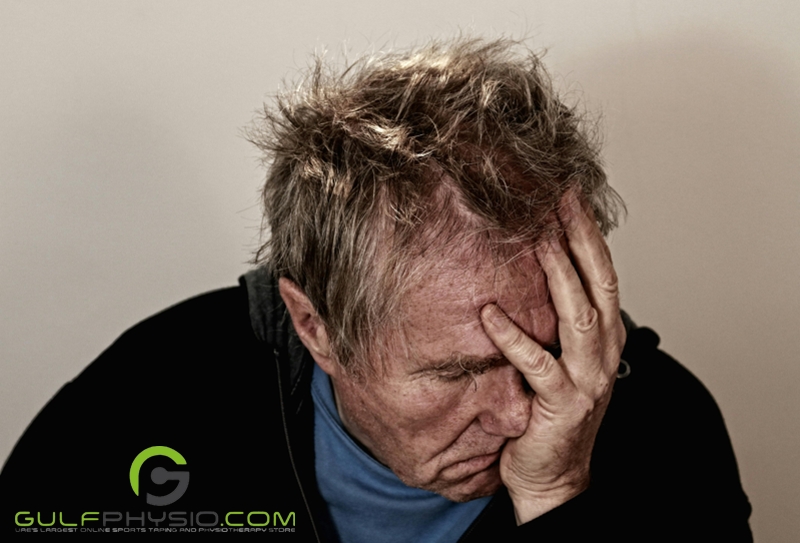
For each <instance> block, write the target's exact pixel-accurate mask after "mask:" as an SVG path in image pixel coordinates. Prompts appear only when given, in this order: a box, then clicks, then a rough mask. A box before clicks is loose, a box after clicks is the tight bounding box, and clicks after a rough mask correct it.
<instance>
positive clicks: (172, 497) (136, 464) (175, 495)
mask: <svg viewBox="0 0 800 543" xmlns="http://www.w3.org/2000/svg"><path fill="white" fill-rule="evenodd" d="M154 456H166V457H167V458H169V459H171V460H172V461H173V462H175V463H176V464H178V465H180V466H185V465H186V459H185V458H184V457H183V455H181V453H179V452H178V451H176V450H175V449H170V448H169V447H148V448H147V449H145V450H143V451H142V452H140V453H139V454H137V455H136V458H134V459H133V464H131V472H130V479H131V488H133V493H134V494H136V495H137V496H138V495H139V470H140V469H141V467H142V464H144V463H145V461H146V460H147V459H149V458H152V457H154ZM150 479H151V480H152V481H153V482H154V483H155V484H157V485H163V484H164V483H166V482H167V481H178V487H177V488H176V489H175V490H173V491H172V492H170V493H169V494H167V495H166V496H153V495H152V494H150V493H149V492H148V493H147V503H148V504H150V505H156V506H164V505H169V504H171V503H175V502H176V501H178V500H179V499H180V497H181V496H183V493H184V492H186V489H187V488H188V487H189V472H188V471H167V470H165V469H164V468H162V467H157V468H154V469H153V471H151V472H150Z"/></svg>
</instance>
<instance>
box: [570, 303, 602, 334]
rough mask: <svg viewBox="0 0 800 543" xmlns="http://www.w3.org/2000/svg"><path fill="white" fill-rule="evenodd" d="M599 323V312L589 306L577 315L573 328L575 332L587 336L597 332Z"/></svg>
mask: <svg viewBox="0 0 800 543" xmlns="http://www.w3.org/2000/svg"><path fill="white" fill-rule="evenodd" d="M597 323H598V315H597V310H596V309H595V308H594V307H591V306H589V307H587V308H586V309H584V310H583V311H581V312H580V313H579V314H578V315H577V317H576V319H575V322H574V324H573V326H574V328H575V330H577V331H578V332H581V333H584V334H585V333H588V332H591V331H593V330H595V329H596V328H597Z"/></svg>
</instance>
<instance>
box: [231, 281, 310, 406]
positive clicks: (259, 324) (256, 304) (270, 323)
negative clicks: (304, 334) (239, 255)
mask: <svg viewBox="0 0 800 543" xmlns="http://www.w3.org/2000/svg"><path fill="white" fill-rule="evenodd" d="M240 282H241V283H244V285H245V287H246V288H247V298H248V303H249V310H250V324H251V326H252V328H253V333H254V334H255V336H256V338H257V339H258V340H259V341H260V342H263V343H265V344H266V345H267V346H268V347H271V348H272V350H273V354H274V356H275V361H276V363H277V364H278V369H279V373H280V375H281V381H282V382H281V386H282V387H283V390H284V398H286V400H287V404H288V405H287V406H286V407H288V410H289V412H292V413H295V414H296V413H298V412H299V411H300V408H301V407H302V405H303V403H304V400H305V398H306V396H308V391H309V390H310V385H311V376H312V373H313V369H314V359H313V358H312V357H311V354H310V353H309V352H308V350H307V349H306V348H305V346H304V345H303V343H302V342H301V341H300V338H299V337H298V336H297V332H295V330H294V326H292V319H291V318H290V316H289V312H288V311H287V310H286V305H285V304H284V303H283V299H282V298H281V295H280V292H279V291H278V281H277V279H276V278H275V276H274V275H273V274H272V272H271V271H270V270H269V269H268V268H266V267H264V266H260V267H258V268H255V269H253V270H250V271H249V272H247V273H245V274H244V275H243V276H242V277H241V279H240ZM306 385H307V386H306Z"/></svg>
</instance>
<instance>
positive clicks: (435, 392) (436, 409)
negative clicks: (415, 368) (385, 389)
mask: <svg viewBox="0 0 800 543" xmlns="http://www.w3.org/2000/svg"><path fill="white" fill-rule="evenodd" d="M465 388H466V386H464V385H462V384H461V383H437V382H435V381H428V382H424V380H423V379H420V380H419V381H418V382H416V383H414V386H413V388H411V389H405V390H402V389H401V390H398V391H397V392H396V394H397V395H396V396H389V398H387V401H386V402H385V403H384V404H383V406H382V408H383V409H386V410H388V412H390V413H393V414H394V418H395V421H396V422H397V426H398V428H400V429H401V430H402V431H405V432H408V433H409V434H411V435H412V436H414V435H418V434H425V435H428V436H430V437H432V438H435V437H442V438H445V436H443V435H440V434H441V433H442V431H443V430H444V429H445V428H450V429H451V430H450V432H452V431H453V430H452V428H453V427H455V426H458V424H459V421H460V419H462V418H464V416H465V415H464V412H465V407H466V405H465V402H464V401H463V400H464V398H463V396H464V389H465ZM468 424H469V421H467V422H466V424H465V426H466V425H468Z"/></svg>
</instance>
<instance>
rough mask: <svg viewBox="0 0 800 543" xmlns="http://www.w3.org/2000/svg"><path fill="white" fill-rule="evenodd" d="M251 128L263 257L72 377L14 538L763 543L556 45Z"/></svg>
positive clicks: (32, 470)
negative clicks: (638, 272) (621, 286)
mask: <svg viewBox="0 0 800 543" xmlns="http://www.w3.org/2000/svg"><path fill="white" fill-rule="evenodd" d="M249 136H250V139H251V140H252V141H253V142H254V143H256V144H257V145H258V146H259V147H260V148H261V149H262V150H263V151H264V152H265V162H266V163H267V164H268V170H269V171H268V175H267V180H266V184H265V188H264V204H265V208H266V214H265V215H266V226H267V227H268V241H267V242H266V243H265V244H264V246H263V247H262V248H261V250H260V251H259V254H258V256H257V261H258V264H259V266H258V267H257V268H256V269H255V270H254V271H252V272H250V273H248V274H246V275H245V277H244V278H243V279H242V280H241V281H240V286H239V287H238V288H232V289H227V290H222V291H218V292H215V293H211V294H207V295H204V296H201V297H198V298H195V299H193V300H190V301H188V302H185V303H183V304H181V305H178V306H176V307H173V308H171V309H169V310H167V311H166V312H163V313H161V314H159V315H157V316H155V317H153V318H151V319H149V320H147V321H145V322H144V323H142V324H140V325H138V326H137V327H135V328H133V329H132V330H131V331H129V332H127V333H126V334H125V335H124V336H122V338H120V340H119V341H118V342H116V343H115V344H114V345H113V346H112V347H111V348H109V350H107V351H106V352H105V353H103V355H101V357H100V358H99V359H98V360H97V361H95V362H94V363H93V364H92V365H91V366H89V368H87V370H86V371H84V373H83V374H81V376H80V377H79V378H77V379H76V380H75V381H73V382H72V383H70V384H68V385H66V386H65V388H64V389H63V390H62V391H61V392H60V393H59V394H58V395H57V396H56V397H55V398H54V399H53V400H52V401H51V403H50V404H49V405H48V407H47V408H45V410H44V411H43V412H42V413H41V414H40V415H39V417H38V418H37V419H36V421H34V423H33V424H32V425H31V427H30V428H29V430H28V431H27V432H26V434H25V436H24V437H23V439H22V440H21V441H20V443H19V444H18V446H17V448H16V449H15V451H14V453H13V455H12V457H11V458H10V460H9V462H8V464H7V465H6V468H5V470H4V471H3V474H2V476H0V491H2V497H3V500H4V504H3V512H2V515H3V517H2V520H0V522H2V523H3V529H11V528H12V527H13V529H15V530H18V531H19V530H30V529H34V528H35V529H38V530H39V531H42V530H47V529H55V528H63V529H72V528H74V529H76V530H80V529H97V530H101V529H121V530H137V531H138V530H150V529H151V528H157V529H176V530H192V529H194V530H198V531H203V530H206V531H211V530H213V531H227V530H235V531H246V530H252V531H255V533H260V532H261V531H270V530H273V531H281V532H286V531H290V533H292V532H293V533H294V534H295V535H297V536H300V537H301V538H302V539H303V540H315V539H316V540H319V541H336V540H339V541H344V542H348V541H442V542H456V541H485V540H486V539H488V538H489V537H495V536H497V535H499V536H501V537H502V538H515V539H519V540H526V541H527V540H536V541H551V540H552V541H555V540H558V541H573V540H575V541H578V540H584V539H587V538H590V537H591V538H595V539H599V540H601V541H602V540H621V541H653V540H662V539H663V540H670V541H674V540H683V541H686V540H698V541H748V540H750V539H751V536H750V530H749V527H748V523H747V519H748V516H749V512H750V506H749V504H748V502H747V498H746V496H745V494H744V492H743V491H742V489H741V485H740V483H739V478H738V474H737V470H736V463H735V459H734V456H733V452H732V450H731V446H730V442H729V439H728V436H727V433H726V431H725V427H724V424H723V421H722V418H721V415H720V414H719V411H718V409H717V407H716V405H715V404H714V401H713V399H712V398H711V397H710V395H709V394H708V392H707V391H706V390H705V389H704V388H703V386H702V385H701V384H700V383H699V382H698V381H697V380H696V379H695V378H694V377H693V376H692V375H691V374H689V373H688V372H687V371H686V370H685V369H683V368H682V367H681V366H680V365H678V364H677V362H675V361H674V360H672V359H671V358H669V357H668V356H667V355H665V354H664V353H662V352H661V351H659V350H658V349H657V344H658V337H657V336H656V335H655V333H653V332H652V331H651V330H649V329H646V328H636V327H635V325H634V324H633V323H632V322H631V321H630V319H629V318H627V316H626V315H625V314H624V313H621V311H620V309H619V298H618V289H617V278H616V274H615V272H614V268H613V265H612V262H611V257H610V253H609V250H608V247H607V246H606V244H605V242H604V239H603V234H604V233H607V232H608V230H609V229H610V228H612V227H613V226H614V225H615V224H616V213H617V210H618V208H619V206H620V205H621V202H619V199H618V197H617V196H616V194H615V193H614V192H613V190H612V189H610V188H609V187H608V185H607V183H606V179H605V175H604V173H603V170H602V168H601V166H600V164H599V161H598V150H597V147H596V146H595V144H594V143H593V141H592V140H591V138H590V137H589V132H588V131H587V130H586V127H585V126H584V124H583V123H582V120H581V118H580V117H579V116H578V115H577V114H576V112H575V111H574V110H573V109H571V108H569V107H567V106H566V105H565V104H563V103H562V102H561V101H560V100H559V99H558V97H557V96H556V94H555V93H554V91H553V90H552V88H551V86H550V82H549V79H548V78H547V76H546V74H545V72H544V70H543V68H542V67H541V65H540V63H539V60H538V58H537V57H536V56H535V55H533V54H531V53H530V52H527V51H520V47H519V45H518V44H515V43H513V42H510V41H503V40H501V41H494V42H484V41H480V40H464V39H461V40H456V41H454V42H450V43H432V44H429V45H427V46H425V47H422V48H418V49H414V50H412V51H409V52H406V53H399V54H387V55H381V56H377V57H373V58H367V59H364V60H362V61H359V62H357V63H355V64H354V65H352V66H350V67H348V69H347V70H345V71H344V72H342V73H333V72H330V73H329V71H328V70H327V69H326V68H324V67H323V66H322V64H318V65H317V66H316V68H315V69H314V70H312V72H311V73H310V74H309V75H308V77H307V79H306V80H304V81H303V82H302V83H301V84H300V85H298V87H297V88H296V89H295V90H292V91H291V92H288V93H286V94H283V95H281V96H280V98H279V99H278V103H277V106H276V107H272V108H267V109H266V110H265V114H264V116H263V118H262V119H261V120H260V121H259V122H257V123H256V124H254V126H253V127H252V128H251V130H250V132H249ZM612 393H613V394H612ZM65 444H68V445H69V447H67V448H66V449H64V448H57V447H58V446H59V445H62V447H63V445H65ZM152 446H158V447H160V448H151V447H152ZM54 451H55V452H56V453H55V454H54ZM165 458H166V459H167V460H165ZM140 474H141V475H140ZM148 474H149V477H147V475H148ZM189 474H190V475H191V477H190V476H189ZM189 481H191V482H189ZM187 483H188V484H187ZM145 496H146V498H145ZM165 502H169V503H165ZM87 519H88V520H87ZM290 519H291V520H290ZM51 521H52V523H51ZM50 523H51V524H50ZM284 537H286V535H284Z"/></svg>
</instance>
